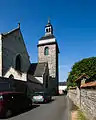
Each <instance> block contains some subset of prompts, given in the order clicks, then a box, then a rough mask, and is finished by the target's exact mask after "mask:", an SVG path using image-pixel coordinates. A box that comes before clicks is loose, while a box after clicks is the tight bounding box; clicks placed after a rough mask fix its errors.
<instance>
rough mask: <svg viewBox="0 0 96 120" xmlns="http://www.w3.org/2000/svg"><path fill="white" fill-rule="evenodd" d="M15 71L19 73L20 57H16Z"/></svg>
mask: <svg viewBox="0 0 96 120" xmlns="http://www.w3.org/2000/svg"><path fill="white" fill-rule="evenodd" d="M15 69H16V70H18V71H21V56H20V55H17V57H16V63H15Z"/></svg>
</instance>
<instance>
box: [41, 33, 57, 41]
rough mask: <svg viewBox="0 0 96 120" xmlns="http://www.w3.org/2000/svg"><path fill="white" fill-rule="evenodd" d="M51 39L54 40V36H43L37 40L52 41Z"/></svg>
mask: <svg viewBox="0 0 96 120" xmlns="http://www.w3.org/2000/svg"><path fill="white" fill-rule="evenodd" d="M52 38H55V36H54V35H53V34H50V35H45V36H43V37H41V38H40V39H39V40H46V39H52Z"/></svg>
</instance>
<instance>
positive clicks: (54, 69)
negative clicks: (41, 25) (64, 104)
mask: <svg viewBox="0 0 96 120" xmlns="http://www.w3.org/2000/svg"><path fill="white" fill-rule="evenodd" d="M37 47H38V63H42V62H46V63H48V68H49V82H48V86H49V87H50V90H52V91H53V92H55V93H57V92H58V81H59V75H58V74H59V72H58V53H59V48H58V44H57V40H56V38H55V36H54V34H53V26H52V24H51V22H50V20H48V23H47V25H46V26H45V35H44V36H43V37H41V38H40V39H39V41H38V45H37Z"/></svg>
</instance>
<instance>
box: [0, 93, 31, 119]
mask: <svg viewBox="0 0 96 120" xmlns="http://www.w3.org/2000/svg"><path fill="white" fill-rule="evenodd" d="M31 106H32V100H31V99H30V98H28V97H27V95H25V94H24V93H19V92H0V116H1V117H10V116H11V115H12V114H13V113H14V112H19V110H23V109H25V108H28V107H31Z"/></svg>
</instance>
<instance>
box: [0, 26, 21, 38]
mask: <svg viewBox="0 0 96 120" xmlns="http://www.w3.org/2000/svg"><path fill="white" fill-rule="evenodd" d="M16 30H20V27H17V28H14V29H12V30H10V31H9V32H6V33H2V35H3V36H6V35H9V34H11V33H12V32H14V31H16Z"/></svg>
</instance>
